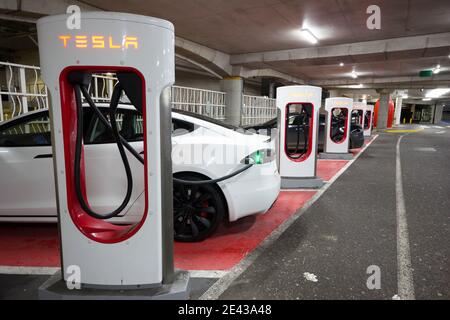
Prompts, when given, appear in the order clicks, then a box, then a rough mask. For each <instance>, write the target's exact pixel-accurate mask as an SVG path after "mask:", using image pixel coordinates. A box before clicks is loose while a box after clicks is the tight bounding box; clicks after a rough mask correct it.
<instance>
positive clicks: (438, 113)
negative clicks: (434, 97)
mask: <svg viewBox="0 0 450 320" xmlns="http://www.w3.org/2000/svg"><path fill="white" fill-rule="evenodd" d="M443 111H444V105H443V104H437V105H436V107H435V109H434V119H433V123H434V124H439V123H440V122H441V121H442V113H443Z"/></svg>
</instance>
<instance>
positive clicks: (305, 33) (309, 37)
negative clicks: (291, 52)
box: [300, 29, 319, 44]
mask: <svg viewBox="0 0 450 320" xmlns="http://www.w3.org/2000/svg"><path fill="white" fill-rule="evenodd" d="M300 33H301V35H302V36H303V38H305V39H306V40H307V41H309V42H311V43H312V44H316V43H318V42H319V39H317V37H316V36H315V35H314V34H313V33H312V32H311V31H310V30H309V29H301V30H300Z"/></svg>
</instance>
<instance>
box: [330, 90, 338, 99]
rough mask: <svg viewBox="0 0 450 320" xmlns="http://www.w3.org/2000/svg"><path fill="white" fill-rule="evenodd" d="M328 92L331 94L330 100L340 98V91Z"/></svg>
mask: <svg viewBox="0 0 450 320" xmlns="http://www.w3.org/2000/svg"><path fill="white" fill-rule="evenodd" d="M328 92H329V93H330V98H336V97H340V93H339V90H329V91H328Z"/></svg>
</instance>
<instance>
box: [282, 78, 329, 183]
mask: <svg viewBox="0 0 450 320" xmlns="http://www.w3.org/2000/svg"><path fill="white" fill-rule="evenodd" d="M321 100H322V88H319V87H313V86H286V87H280V88H278V89H277V108H278V109H279V123H278V128H280V131H279V132H280V133H279V134H280V136H279V139H278V141H279V146H278V164H279V170H280V175H281V189H318V188H321V187H322V186H323V185H324V182H323V180H322V179H321V178H320V177H317V175H316V169H317V137H318V133H319V109H320V103H321Z"/></svg>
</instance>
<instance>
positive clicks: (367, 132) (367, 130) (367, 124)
mask: <svg viewBox="0 0 450 320" xmlns="http://www.w3.org/2000/svg"><path fill="white" fill-rule="evenodd" d="M373 113H374V106H373V105H371V104H368V105H366V113H365V116H364V137H370V136H371V135H372V130H373V116H374V114H373Z"/></svg>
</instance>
